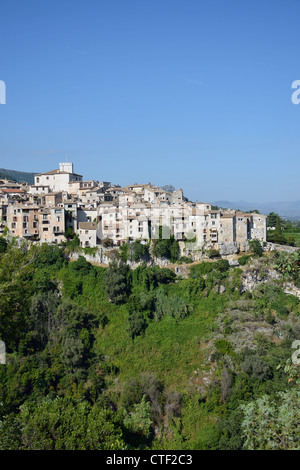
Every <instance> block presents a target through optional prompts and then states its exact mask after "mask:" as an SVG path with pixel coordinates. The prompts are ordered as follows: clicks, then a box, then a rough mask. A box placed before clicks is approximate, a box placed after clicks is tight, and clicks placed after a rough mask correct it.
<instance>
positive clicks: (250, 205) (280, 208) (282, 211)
mask: <svg viewBox="0 0 300 470" xmlns="http://www.w3.org/2000/svg"><path fill="white" fill-rule="evenodd" d="M211 204H213V205H214V206H218V207H222V208H230V209H235V210H237V209H240V210H241V211H252V210H255V209H257V210H258V211H259V212H260V213H262V214H269V213H270V212H276V213H277V214H279V215H280V216H281V217H286V218H291V219H300V201H279V202H261V203H260V202H245V201H236V202H232V201H214V202H212V203H211Z"/></svg>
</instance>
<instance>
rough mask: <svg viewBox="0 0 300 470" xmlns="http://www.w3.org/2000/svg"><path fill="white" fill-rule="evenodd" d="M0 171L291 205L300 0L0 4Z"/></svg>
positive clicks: (30, 0)
mask: <svg viewBox="0 0 300 470" xmlns="http://www.w3.org/2000/svg"><path fill="white" fill-rule="evenodd" d="M0 18H1V28H0V40H1V55H0V80H4V81H5V83H6V87H7V97H6V105H0V167H2V168H9V169H15V170H22V171H34V172H40V171H48V170H51V169H54V168H57V166H58V162H59V161H64V160H65V156H66V154H68V159H69V160H71V161H73V162H74V164H75V170H76V172H78V173H80V174H83V176H84V178H86V179H90V178H94V179H98V180H101V181H102V180H105V181H112V182H113V183H119V184H121V185H124V184H130V183H134V182H149V181H150V182H152V183H153V184H157V185H164V184H173V185H174V186H175V187H176V188H179V187H182V188H183V189H184V192H185V194H186V195H187V196H188V197H189V198H190V199H192V200H196V199H197V200H199V201H213V200H220V199H222V200H231V201H235V200H245V201H254V202H256V201H261V202H266V201H279V200H299V199H300V195H299V173H300V172H299V170H300V164H299V155H300V132H299V131H300V105H293V104H292V102H291V95H292V92H293V90H292V89H291V84H292V82H293V81H294V80H297V79H300V68H299V39H300V29H299V18H300V2H299V1H291V0H287V1H285V2H283V1H276V0H272V1H271V0H251V1H247V0H246V1H240V0H237V1H225V0H223V1H221V0H219V1H212V0H207V1H201V0H59V1H58V0H51V1H48V0H43V1H41V0H36V1H34V0H26V1H22V0H19V1H16V0H0Z"/></svg>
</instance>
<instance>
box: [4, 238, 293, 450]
mask: <svg viewBox="0 0 300 470" xmlns="http://www.w3.org/2000/svg"><path fill="white" fill-rule="evenodd" d="M269 270H273V271H274V270H275V271H276V273H277V274H278V279H277V280H268V279H269V278H268V274H267V273H268V272H269ZM254 271H255V276H256V279H259V280H260V281H261V282H258V283H257V285H256V286H255V287H254V289H253V290H252V291H251V292H250V291H249V290H245V289H243V288H242V279H243V276H245V275H246V274H247V275H248V276H249V275H250V274H249V273H253V272H254ZM299 272H300V256H299V252H296V253H294V254H291V255H288V254H284V253H283V254H277V253H274V254H272V255H270V254H269V255H268V256H266V255H263V256H261V257H259V256H258V255H254V254H253V255H249V256H244V257H243V258H242V259H241V263H240V267H230V266H229V263H228V261H227V260H223V259H220V260H218V261H214V262H202V263H200V264H193V265H191V267H190V274H189V277H188V278H186V279H181V278H180V277H178V276H177V277H176V275H175V273H174V272H173V271H172V270H170V269H168V268H159V267H157V266H154V267H148V266H146V265H145V264H142V265H141V266H139V267H138V268H137V269H135V270H132V269H130V268H129V266H128V265H127V264H126V263H125V262H124V261H122V260H120V261H119V262H117V261H115V262H113V263H111V265H110V266H109V267H108V268H103V267H98V266H93V265H91V264H90V263H88V262H87V261H86V260H85V258H84V257H82V256H81V257H79V259H78V261H73V262H70V261H69V260H68V258H67V256H66V250H65V247H64V246H61V247H58V246H49V245H43V246H41V247H38V246H31V247H29V246H28V245H27V244H26V242H24V241H22V242H21V241H18V240H12V241H10V242H7V241H6V240H5V239H4V238H1V239H0V339H1V340H3V341H4V342H5V344H6V350H7V354H6V365H4V364H0V449H2V450H4V449H29V450H31V449H34V450H36V449H108V450H113V449H152V450H153V449H167V450H169V449H170V450H172V449H179V450H181V449H183V450H184V449H185V450H192V449H232V450H237V449H295V448H296V449H299V448H300V437H299V436H300V432H299V431H300V429H299V422H300V419H299V418H300V416H299V368H297V366H296V365H293V363H292V362H291V357H292V354H293V349H292V343H293V342H294V340H295V339H300V302H299V299H298V298H297V297H295V296H293V295H287V294H285V293H284V292H283V282H285V281H289V282H290V283H291V284H293V285H298V287H299V285H300V279H299Z"/></svg>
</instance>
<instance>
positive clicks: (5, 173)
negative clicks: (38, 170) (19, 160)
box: [0, 168, 34, 184]
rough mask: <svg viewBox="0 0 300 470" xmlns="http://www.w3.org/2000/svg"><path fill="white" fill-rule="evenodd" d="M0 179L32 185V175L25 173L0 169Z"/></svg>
mask: <svg viewBox="0 0 300 470" xmlns="http://www.w3.org/2000/svg"><path fill="white" fill-rule="evenodd" d="M0 174H1V178H7V179H10V180H13V181H16V182H18V183H28V184H34V173H29V172H27V171H16V170H6V169H4V168H0Z"/></svg>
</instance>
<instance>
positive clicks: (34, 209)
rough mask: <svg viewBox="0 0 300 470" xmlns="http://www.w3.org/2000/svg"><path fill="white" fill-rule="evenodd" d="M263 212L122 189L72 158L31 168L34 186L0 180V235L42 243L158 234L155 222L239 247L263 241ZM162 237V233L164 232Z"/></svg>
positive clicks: (154, 190) (116, 240) (119, 240)
mask: <svg viewBox="0 0 300 470" xmlns="http://www.w3.org/2000/svg"><path fill="white" fill-rule="evenodd" d="M266 219H267V217H266V215H263V214H257V213H244V212H240V211H235V210H230V209H226V210H221V209H219V210H212V206H211V204H209V203H204V202H191V201H189V200H188V199H187V198H186V197H185V196H184V194H183V191H182V189H178V190H174V191H166V190H164V189H162V188H160V187H156V186H153V185H152V184H151V183H147V184H136V183H135V184H132V185H128V186H125V187H121V186H119V185H112V184H111V183H110V182H107V181H102V182H99V181H94V180H90V181H84V180H83V177H82V175H79V174H77V173H74V166H73V163H70V162H64V163H60V164H59V168H58V169H56V170H52V171H49V172H46V173H39V174H35V176H34V185H28V184H27V183H23V184H19V183H14V182H12V181H7V180H0V221H1V225H0V233H1V232H2V233H3V231H4V228H5V227H8V229H9V231H10V233H11V234H12V235H13V236H17V237H21V238H24V239H28V240H31V241H37V242H40V243H50V244H51V243H54V244H59V243H61V242H63V241H65V240H66V235H67V233H69V234H70V233H73V234H76V235H77V236H78V237H79V241H80V245H81V246H82V247H97V246H100V245H101V244H103V242H104V240H106V242H107V241H109V242H110V243H111V246H120V245H122V244H124V243H126V242H127V241H134V240H137V239H140V240H141V242H142V243H146V242H147V241H149V239H153V238H157V237H158V230H157V228H158V227H159V226H166V227H169V229H170V230H169V235H174V237H175V239H176V240H178V241H179V242H185V243H186V242H187V241H189V240H190V241H191V247H193V248H200V247H202V248H203V247H205V249H220V248H223V251H224V249H225V252H226V247H235V248H236V249H238V250H240V251H245V250H246V247H247V245H248V241H249V240H251V239H258V240H259V241H260V242H265V241H266V235H267V220H266ZM167 236H168V235H167Z"/></svg>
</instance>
